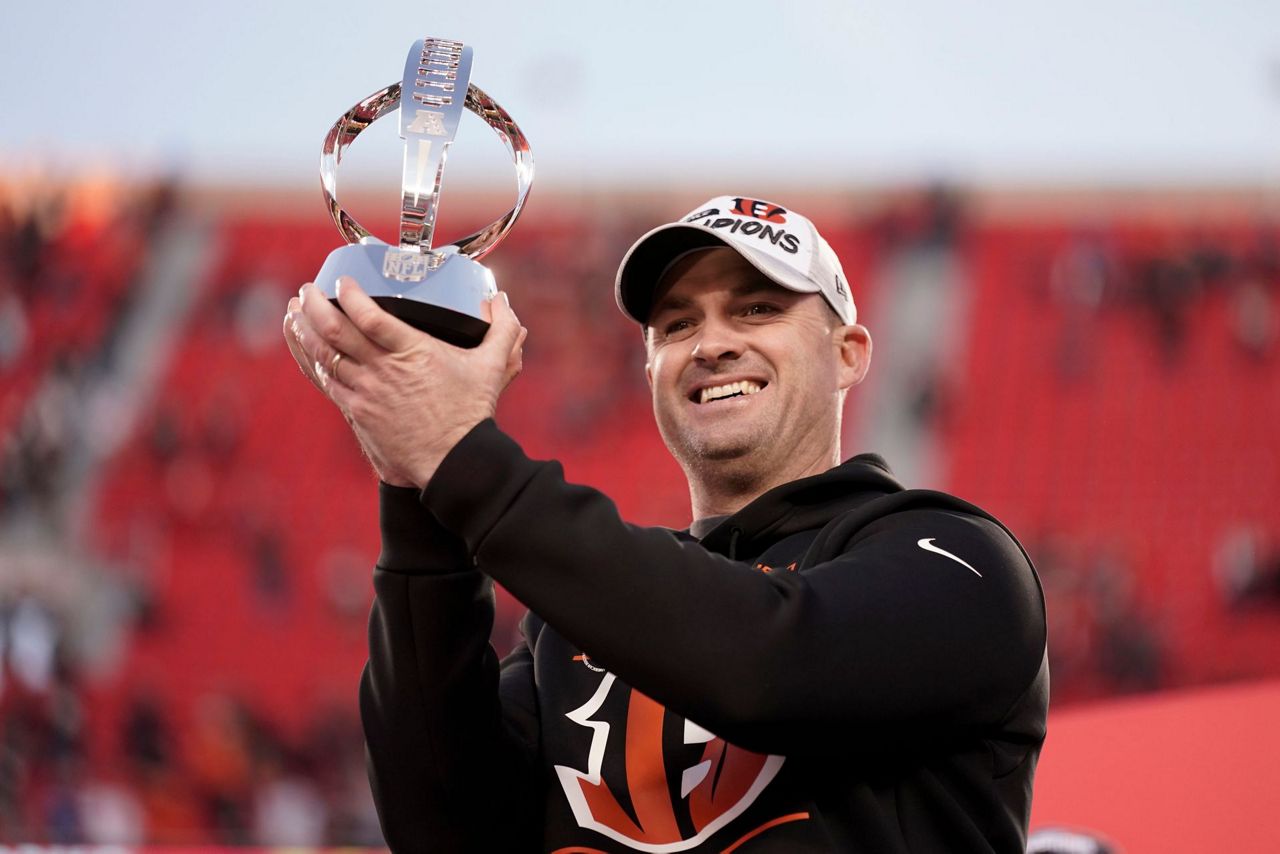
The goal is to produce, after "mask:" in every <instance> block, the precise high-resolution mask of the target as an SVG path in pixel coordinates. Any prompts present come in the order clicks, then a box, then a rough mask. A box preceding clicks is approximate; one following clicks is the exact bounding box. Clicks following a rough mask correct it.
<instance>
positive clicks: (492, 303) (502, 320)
mask: <svg viewBox="0 0 1280 854" xmlns="http://www.w3.org/2000/svg"><path fill="white" fill-rule="evenodd" d="M489 315H490V321H489V331H488V332H486V333H485V336H484V340H483V341H481V342H480V346H479V348H477V349H479V350H480V351H482V352H485V353H486V355H487V356H488V357H489V358H492V359H493V360H494V361H496V362H497V363H498V364H500V365H505V364H506V363H507V359H508V357H509V356H510V354H511V351H512V350H513V349H514V348H515V346H516V339H517V338H519V337H520V331H521V327H520V321H519V320H518V319H517V318H516V313H515V312H514V311H512V310H511V301H510V300H509V299H508V298H507V294H506V292H505V291H500V292H499V293H498V295H497V296H495V297H494V298H493V299H491V300H489Z"/></svg>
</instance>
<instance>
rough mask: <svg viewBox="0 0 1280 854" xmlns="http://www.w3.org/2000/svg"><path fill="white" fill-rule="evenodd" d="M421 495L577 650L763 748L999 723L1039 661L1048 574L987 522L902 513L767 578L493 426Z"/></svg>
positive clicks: (870, 744)
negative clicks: (537, 455) (679, 534)
mask: <svg viewBox="0 0 1280 854" xmlns="http://www.w3.org/2000/svg"><path fill="white" fill-rule="evenodd" d="M423 500H424V502H425V503H426V504H427V506H428V507H429V508H430V509H431V510H432V512H433V513H434V514H435V515H436V516H437V517H438V518H439V520H440V521H441V523H442V524H444V525H445V527H447V528H449V529H450V530H452V531H454V532H455V533H457V534H458V535H459V536H461V537H463V538H464V539H465V541H466V543H467V546H468V548H469V549H470V551H471V552H472V554H474V555H475V556H476V560H477V564H478V566H479V568H480V569H481V570H482V571H484V572H485V573H486V574H488V575H490V576H492V577H493V578H495V579H497V580H498V581H499V582H501V583H502V584H503V585H504V586H506V587H507V589H509V590H510V591H511V592H512V593H513V594H514V595H515V596H516V597H517V598H519V599H520V600H521V601H522V602H523V603H524V604H526V605H527V606H529V607H530V608H531V609H532V610H534V611H536V612H537V613H538V614H540V615H541V616H542V618H543V619H545V620H546V621H547V623H548V624H549V625H552V626H555V627H556V629H557V630H558V631H559V632H560V633H561V634H563V635H564V636H565V637H566V638H568V639H569V640H570V641H571V642H573V643H575V644H577V645H580V646H581V647H582V648H583V649H585V650H588V651H589V652H590V654H591V656H592V657H593V658H595V659H597V660H599V661H600V662H601V663H602V664H604V665H606V666H607V667H608V668H609V669H610V670H612V671H614V672H616V673H617V674H618V675H619V676H620V677H621V678H623V679H624V680H626V681H627V682H628V683H629V684H631V685H632V686H633V687H635V688H636V689H638V690H640V691H642V692H643V693H645V694H647V695H649V696H651V697H653V698H654V699H655V700H657V701H659V702H661V703H663V704H664V705H666V706H667V707H669V708H671V709H673V710H675V711H677V712H679V713H681V714H683V715H684V716H686V717H688V718H689V719H691V720H694V721H696V722H697V723H699V724H701V725H702V726H704V727H706V728H708V729H709V730H711V731H712V732H715V733H716V734H718V735H720V736H722V737H724V738H726V739H729V740H730V741H733V742H735V743H737V744H739V745H741V746H743V747H745V748H748V749H752V750H758V751H767V752H771V753H796V752H802V751H806V750H809V751H817V750H824V751H825V750H830V749H832V748H833V747H835V746H840V745H847V746H849V747H851V748H854V749H859V748H869V749H874V748H875V746H876V745H879V744H888V743H891V742H894V741H898V740H899V739H904V740H910V741H912V742H916V741H919V740H920V739H922V738H924V739H929V738H946V737H949V735H951V734H954V733H955V731H956V730H957V729H960V728H969V727H981V726H991V725H994V724H996V723H998V722H999V721H1000V720H1001V719H1002V717H1003V716H1004V715H1006V713H1007V712H1008V711H1009V709H1010V708H1011V707H1012V706H1013V705H1014V704H1015V703H1016V701H1017V700H1018V699H1019V697H1020V696H1021V695H1022V694H1023V693H1024V692H1025V691H1026V690H1027V689H1028V687H1029V686H1030V685H1031V683H1032V682H1033V680H1034V679H1035V677H1036V674H1037V672H1038V671H1039V668H1040V664H1041V661H1042V658H1043V653H1044V642H1045V624H1044V612H1043V601H1042V598H1041V595H1040V591H1039V586H1038V583H1037V582H1036V580H1035V578H1034V573H1033V572H1032V570H1031V567H1030V565H1029V564H1028V563H1027V561H1026V559H1025V557H1024V556H1023V554H1022V552H1021V550H1020V549H1019V548H1018V547H1017V545H1016V544H1015V543H1014V542H1013V540H1012V539H1011V538H1010V537H1009V536H1008V535H1007V534H1005V533H1004V532H1003V531H1002V530H1001V529H1000V528H999V526H998V525H995V524H994V523H992V522H989V521H987V520H985V519H980V518H977V517H974V516H969V515H966V514H961V513H954V512H945V511H939V510H910V511H904V512H902V513H897V514H893V515H891V516H888V517H885V518H884V519H882V520H879V521H877V522H874V523H872V524H870V525H868V526H866V527H865V528H863V529H862V530H860V531H859V532H857V534H856V536H854V538H853V539H852V540H851V541H850V542H849V543H848V544H847V545H846V546H845V547H844V550H843V553H841V554H839V556H838V557H836V558H835V559H833V560H830V561H827V562H825V563H821V564H818V565H816V566H813V567H810V568H808V569H807V570H806V571H804V572H785V571H782V572H772V573H763V572H757V571H752V570H751V568H750V567H748V566H746V565H745V564H742V563H738V562H735V561H732V560H729V559H728V558H726V557H723V556H721V555H719V554H715V553H713V552H710V551H708V550H707V549H705V548H703V547H702V546H701V545H699V544H698V543H692V542H686V541H681V540H679V539H677V538H676V537H675V536H674V535H673V534H672V533H671V532H669V531H667V530H666V529H659V528H642V527H636V526H632V525H628V524H626V523H625V522H623V521H622V520H621V519H620V518H619V515H618V513H617V510H616V508H615V507H614V505H613V503H612V502H611V501H610V500H609V499H608V498H606V497H605V496H604V495H602V494H601V493H599V492H597V491H596V490H593V489H590V488H586V487H581V486H574V485H571V484H567V483H565V481H564V479H563V476H562V472H561V468H560V466H559V464H557V463H554V462H535V461H533V460H530V459H529V458H528V457H526V456H525V455H524V453H523V452H522V451H521V450H520V448H519V446H518V445H516V443H515V442H513V441H512V440H511V439H509V438H508V437H506V436H505V435H504V434H503V433H501V431H499V430H498V428H497V427H496V426H495V425H494V424H493V423H492V422H485V423H483V424H481V425H479V426H477V427H476V428H475V429H474V430H473V431H472V432H471V433H470V434H468V436H467V437H466V438H464V439H463V440H462V442H460V443H459V445H458V446H456V447H455V448H454V449H453V451H452V452H451V453H450V454H449V456H448V457H447V458H446V459H445V461H444V463H443V464H442V465H441V467H440V469H439V470H438V471H437V473H436V476H435V477H434V478H433V480H432V482H431V483H430V484H429V485H428V487H427V489H426V490H425V491H424V493H423ZM833 739H840V740H841V741H840V742H837V743H834V744H833ZM850 739H852V740H853V741H855V742H857V743H856V744H850Z"/></svg>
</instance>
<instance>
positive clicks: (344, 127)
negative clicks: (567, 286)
mask: <svg viewBox="0 0 1280 854" xmlns="http://www.w3.org/2000/svg"><path fill="white" fill-rule="evenodd" d="M400 87H401V84H399V83H393V84H391V85H390V86H387V87H386V88H385V89H380V90H378V91H377V92H375V93H373V94H372V95H370V96H369V97H367V98H365V99H364V100H362V101H361V102H360V103H358V104H356V105H355V106H354V107H352V108H351V109H350V110H347V112H345V113H344V114H343V115H342V116H341V117H340V118H339V119H338V120H337V121H336V122H334V124H333V127H331V128H330V129H329V133H328V134H327V135H326V136H325V138H324V148H323V149H322V151H321V153H320V189H321V192H322V193H323V194H324V201H325V205H326V206H327V207H328V209H329V215H330V216H331V217H333V222H334V224H335V225H336V226H337V227H338V231H339V232H341V233H342V236H343V237H344V238H345V239H346V241H347V242H348V243H359V242H361V240H363V239H364V238H373V239H377V238H376V237H374V235H373V234H371V233H370V231H369V230H368V229H367V228H365V227H364V226H362V225H361V224H360V223H359V222H357V221H356V219H355V217H353V216H351V215H350V214H349V213H347V212H346V211H345V210H343V209H342V206H341V205H339V204H338V199H337V183H338V182H337V176H338V165H339V164H340V163H341V162H342V155H343V154H344V153H345V152H346V150H347V147H348V146H350V145H351V143H352V142H354V141H355V138H356V137H357V136H359V135H360V134H361V132H362V131H364V129H365V128H367V127H369V125H371V124H373V123H374V122H375V121H377V120H378V119H380V118H382V117H383V116H385V115H386V114H388V113H390V112H392V111H393V110H396V109H399V107H400ZM464 106H465V107H466V109H468V110H470V111H471V112H472V113H474V114H475V115H477V116H479V117H480V118H481V119H483V120H484V122H485V124H487V125H489V127H491V128H493V129H494V131H496V132H497V134H498V136H499V137H500V138H501V139H502V142H503V145H505V146H506V149H507V153H508V154H509V155H510V156H511V160H512V162H513V164H514V165H515V168H516V202H515V205H514V206H513V207H512V208H511V210H509V211H507V212H506V213H505V214H503V215H502V216H500V217H498V218H497V219H496V220H494V221H493V222H492V223H490V224H489V225H487V226H485V227H484V228H482V229H480V230H479V231H476V232H474V233H472V234H469V235H467V236H466V237H463V238H461V239H459V240H455V241H454V242H453V243H451V244H448V245H449V246H453V247H455V248H456V250H457V252H458V254H460V255H465V256H466V257H468V258H470V259H472V260H474V261H479V260H480V259H481V258H483V257H484V256H485V255H487V254H489V252H490V251H491V250H492V249H493V248H494V247H495V246H497V244H498V243H499V241H501V240H502V238H503V237H505V236H506V234H507V232H508V231H510V230H511V227H512V226H513V225H514V224H515V221H516V218H517V217H518V216H519V215H520V211H521V210H522V209H523V208H524V203H525V200H526V199H527V198H528V197H529V188H530V187H531V186H532V185H533V154H532V153H531V152H530V150H529V141H528V140H527V139H526V138H525V135H524V133H523V132H522V131H521V130H520V128H519V126H518V125H516V123H515V120H514V119H512V118H511V116H510V114H508V113H507V111H506V110H504V109H502V107H500V106H499V105H498V103H497V102H496V101H494V100H493V98H491V97H489V96H488V95H487V94H485V93H484V91H483V90H481V89H480V88H479V87H478V86H476V85H474V84H468V85H467V97H466V102H465V104H464Z"/></svg>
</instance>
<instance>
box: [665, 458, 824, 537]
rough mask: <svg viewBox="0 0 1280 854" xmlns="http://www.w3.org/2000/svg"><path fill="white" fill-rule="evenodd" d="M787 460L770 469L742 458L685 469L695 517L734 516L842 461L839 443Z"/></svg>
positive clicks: (690, 501)
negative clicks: (777, 489) (780, 488)
mask: <svg viewBox="0 0 1280 854" xmlns="http://www.w3.org/2000/svg"><path fill="white" fill-rule="evenodd" d="M788 462H789V463H791V464H790V465H786V466H783V467H779V468H776V469H773V470H771V471H761V470H760V469H754V468H752V467H751V466H749V464H747V462H746V461H741V460H730V461H726V462H725V463H724V464H718V465H712V464H705V465H703V466H699V467H698V468H697V469H693V468H687V469H685V476H686V477H687V478H688V479H689V503H690V505H691V506H692V509H693V518H694V519H705V518H707V517H709V516H731V515H733V514H734V513H737V512H738V511H739V510H741V509H742V508H743V507H746V506H747V505H748V504H750V503H751V502H752V501H755V500H756V499H757V498H759V497H760V496H761V495H764V494H765V493H766V492H768V491H769V490H771V489H773V488H774V487H776V486H782V485H783V484H784V483H790V482H791V481H793V480H800V479H801V478H805V477H812V476H813V475H817V474H822V473H823V472H825V471H829V470H830V469H831V468H832V467H834V466H836V465H839V463H840V446H839V445H836V446H835V447H834V448H830V449H826V450H825V451H824V452H822V453H820V454H817V455H814V456H813V457H812V458H809V459H802V460H796V459H792V460H788Z"/></svg>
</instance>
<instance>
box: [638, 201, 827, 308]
mask: <svg viewBox="0 0 1280 854" xmlns="http://www.w3.org/2000/svg"><path fill="white" fill-rule="evenodd" d="M721 246H723V247H726V248H728V249H732V250H733V251H735V252H737V253H738V254H739V255H741V256H742V257H743V258H745V259H746V260H747V261H748V263H750V264H751V265H752V266H753V267H755V268H756V269H757V270H759V271H760V272H761V273H763V274H764V275H765V276H768V277H769V279H770V280H771V281H773V282H775V283H777V284H778V285H780V286H782V287H784V288H786V289H787V290H791V291H796V292H799V293H817V292H818V290H819V289H818V286H817V284H816V283H813V282H810V281H808V280H807V279H805V278H803V277H802V276H800V275H799V274H798V273H797V272H796V271H795V270H794V269H793V268H789V267H786V266H785V265H782V264H779V263H777V262H775V261H774V260H773V259H772V258H770V257H769V256H768V255H765V254H764V253H762V252H753V251H751V250H750V249H747V248H746V247H744V246H741V245H739V244H736V243H731V242H730V241H728V240H725V239H724V238H722V237H721V236H720V235H719V234H717V233H716V232H714V231H712V230H711V229H709V228H705V227H703V226H701V225H698V224H696V223H680V222H677V223H670V224H667V225H661V226H658V227H657V228H655V229H653V230H652V231H650V232H649V233H648V234H645V235H644V236H643V237H641V238H640V239H639V240H637V241H636V242H635V244H634V245H632V247H631V249H630V250H629V251H628V252H627V254H626V255H625V256H624V257H623V259H622V263H621V264H620V265H619V266H618V276H617V280H616V282H615V284H614V296H615V297H616V299H617V301H618V308H620V309H622V312H623V314H625V315H627V316H628V317H630V318H631V319H632V320H634V321H636V322H637V323H640V324H644V323H647V322H648V320H649V313H650V312H651V311H652V310H653V296H654V291H655V290H656V289H657V287H658V280H659V278H660V277H661V276H662V274H663V273H665V272H666V270H667V267H668V266H669V265H670V264H671V262H672V261H674V260H675V259H677V258H679V257H680V256H681V255H684V254H685V253H686V252H691V251H693V250H695V249H714V248H717V247H721Z"/></svg>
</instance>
